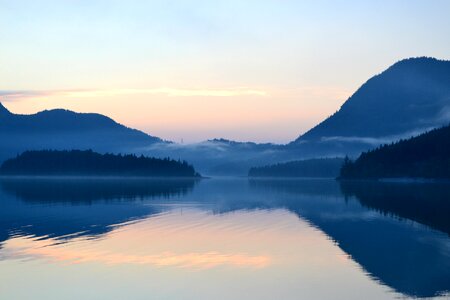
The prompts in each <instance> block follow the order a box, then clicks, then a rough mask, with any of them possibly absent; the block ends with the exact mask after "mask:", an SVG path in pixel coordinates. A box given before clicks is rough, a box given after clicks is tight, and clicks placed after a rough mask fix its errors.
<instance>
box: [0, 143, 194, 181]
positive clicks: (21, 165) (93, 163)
mask: <svg viewBox="0 0 450 300" xmlns="http://www.w3.org/2000/svg"><path fill="white" fill-rule="evenodd" d="M0 175H23V176H139V177H190V178H198V177H201V176H200V174H198V173H197V172H196V171H195V169H194V167H193V166H192V165H190V164H188V163H187V162H186V161H180V160H178V161H177V160H173V159H170V158H164V159H159V158H154V157H145V156H142V155H141V156H136V155H134V154H127V155H122V154H100V153H96V152H94V151H92V150H84V151H83V150H71V151H57V150H42V151H26V152H23V153H22V154H20V155H18V156H17V157H15V158H12V159H8V160H6V161H5V162H4V163H3V164H2V166H1V167H0Z"/></svg>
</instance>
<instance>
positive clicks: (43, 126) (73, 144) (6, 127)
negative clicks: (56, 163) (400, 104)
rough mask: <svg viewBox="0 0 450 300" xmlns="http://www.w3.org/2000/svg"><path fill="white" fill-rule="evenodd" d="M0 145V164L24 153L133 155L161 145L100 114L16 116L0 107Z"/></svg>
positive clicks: (64, 112) (59, 112)
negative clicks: (56, 151) (62, 151)
mask: <svg viewBox="0 0 450 300" xmlns="http://www.w3.org/2000/svg"><path fill="white" fill-rule="evenodd" d="M0 141H1V147H0V161H3V160H5V159H7V158H10V157H12V156H15V155H16V154H17V153H21V152H23V151H26V150H41V149H67V150H70V149H84V150H85V149H93V150H95V151H99V152H133V151H134V150H135V149H139V148H143V147H147V146H149V145H152V144H154V143H160V142H163V141H162V140H161V139H159V138H157V137H153V136H150V135H147V134H145V133H143V132H141V131H139V130H135V129H131V128H128V127H125V126H123V125H121V124H118V123H116V122H115V121H114V120H112V119H110V118H108V117H106V116H103V115H100V114H93V113H75V112H72V111H68V110H62V109H55V110H45V111H42V112H39V113H37V114H32V115H18V114H13V113H11V112H9V111H8V110H7V109H6V108H5V107H4V106H3V105H2V104H1V103H0Z"/></svg>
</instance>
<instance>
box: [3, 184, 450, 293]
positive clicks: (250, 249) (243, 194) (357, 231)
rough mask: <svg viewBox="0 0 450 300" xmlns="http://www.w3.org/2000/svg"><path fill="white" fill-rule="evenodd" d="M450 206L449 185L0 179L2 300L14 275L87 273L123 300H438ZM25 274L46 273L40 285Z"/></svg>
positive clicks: (448, 266) (448, 278)
mask: <svg viewBox="0 0 450 300" xmlns="http://www.w3.org/2000/svg"><path fill="white" fill-rule="evenodd" d="M448 195H450V192H449V186H447V185H405V184H403V185H399V184H382V183H350V182H347V183H342V184H339V183H337V182H335V181H333V180H317V179H315V180H251V181H247V180H246V179H222V180H215V179H211V180H202V181H200V182H198V181H191V180H169V181H167V180H165V181H157V180H144V179H133V180H123V179H119V178H116V179H96V180H80V179H71V180H62V179H60V180H58V179H39V180H35V179H7V178H3V179H2V180H0V205H1V206H2V209H1V210H0V264H1V267H0V282H1V280H2V278H3V279H4V281H5V282H6V284H5V286H4V287H5V289H1V288H0V296H2V292H1V290H4V291H10V293H7V292H5V293H7V294H5V295H9V296H11V295H14V296H16V294H14V293H17V291H14V289H12V288H11V286H12V282H13V281H11V280H13V279H14V274H15V273H16V272H18V273H17V274H16V275H17V276H18V277H17V278H20V279H22V277H23V276H24V275H23V272H20V270H22V271H24V272H26V274H27V276H33V274H35V273H39V272H50V271H49V270H53V272H55V274H58V276H59V277H58V278H60V277H61V276H62V277H64V276H67V272H68V269H67V267H56V269H55V267H52V266H54V264H57V265H58V264H62V265H74V266H75V265H76V266H79V267H77V268H76V269H71V270H72V272H75V273H77V272H78V273H77V274H80V275H79V276H82V278H81V277H80V278H78V279H77V282H79V283H80V284H81V282H83V280H84V279H85V278H88V277H89V276H90V275H89V274H91V273H90V272H92V270H93V269H95V270H96V272H99V274H117V275H118V276H119V274H121V276H120V281H119V282H117V286H121V287H122V288H121V289H120V291H124V289H125V290H126V291H127V293H128V296H127V298H131V299H137V298H139V297H142V299H146V298H148V296H149V294H148V293H149V292H151V293H152V296H155V297H164V298H174V299H177V298H180V297H182V298H183V297H184V298H205V299H210V298H217V295H224V297H225V298H235V299H237V298H244V299H248V298H260V299H264V298H265V299H273V298H277V297H282V298H285V299H289V298H292V299H297V298H308V299H330V298H334V299H339V298H341V299H359V298H360V297H361V294H360V292H358V291H360V290H364V292H365V293H366V295H365V296H364V297H365V298H367V299H384V298H397V297H398V296H399V295H400V294H401V295H403V296H412V297H432V296H436V295H439V294H441V295H442V294H445V293H447V292H448V291H449V289H450V271H449V270H450V241H449V237H448V233H449V226H448V218H446V216H448V215H450V214H449V211H448V208H449V206H448V201H446V199H449V197H448ZM406 204H408V205H406ZM436 207H439V209H438V210H436ZM421 224H424V225H421ZM431 228H433V229H431ZM32 261H42V262H43V263H42V264H40V265H39V268H38V269H37V270H35V272H33V270H34V268H35V266H34V265H33V264H30V263H29V262H32ZM25 266H26V268H25ZM94 266H95V267H94ZM133 266H134V267H133ZM23 268H25V269H23ZM124 268H126V270H128V273H127V275H126V276H125V275H124V276H122V274H123V272H124ZM129 268H131V269H129ZM1 270H2V271H1ZM55 270H56V271H55ZM75 270H76V271H75ZM193 270H197V271H196V272H197V273H196V274H197V275H193V273H189V272H192V271H193ZM166 272H168V273H167V274H166ZM185 272H188V273H185ZM5 274H8V277H7V278H5V276H6V275H5ZM164 274H166V275H167V276H168V277H164ZM169 274H170V276H169ZM367 275H369V276H367ZM55 276H56V275H55ZM111 276H113V275H111ZM108 278H109V277H108ZM146 278H153V280H154V282H155V285H154V286H150V285H148V282H147V281H145V280H146ZM371 278H372V279H371ZM31 279H32V280H34V281H36V284H41V285H42V284H43V285H45V284H49V282H42V280H43V279H42V278H40V277H32V278H31ZM32 280H31V281H32ZM91 280H93V281H94V282H96V283H97V287H96V288H95V290H96V291H98V293H99V294H96V295H94V296H92V297H84V298H85V299H98V298H99V297H100V295H101V296H102V297H105V295H106V294H108V292H111V295H110V298H111V297H112V298H114V297H116V294H117V293H118V292H119V290H117V288H115V287H112V286H111V284H106V283H105V284H106V285H105V286H104V287H103V288H100V286H101V285H102V281H101V279H100V278H99V277H96V278H91ZM133 282H134V283H142V287H141V286H140V287H139V288H137V287H136V286H134V288H131V285H132V283H133ZM380 283H381V284H380ZM32 284H33V283H30V285H32ZM70 285H71V283H70V282H62V283H61V288H64V289H70ZM125 285H127V286H128V285H129V286H128V287H129V290H128V289H127V288H125V287H124V286H125ZM52 286H53V284H52ZM86 286H87V284H86ZM165 286H167V289H165V288H164V287H165ZM173 286H176V287H177V288H175V289H174V288H173ZM229 286H241V288H240V289H229V288H227V287H229ZM385 286H388V287H389V289H387V288H385ZM144 287H145V288H144ZM206 287H208V288H206ZM105 289H106V290H105ZM390 289H392V290H390ZM199 291H202V293H201V294H199ZM54 292H55V295H54V297H53V298H55V299H59V298H61V293H59V292H58V290H55V291H54ZM395 292H398V293H400V294H396V293H395ZM180 293H181V294H180ZM200 295H201V297H200ZM249 295H250V296H249ZM0 298H1V297H0ZM25 298H26V297H24V298H23V299H25ZM46 298H49V299H50V298H52V296H48V297H46ZM74 298H76V297H74ZM15 299H21V298H20V297H15Z"/></svg>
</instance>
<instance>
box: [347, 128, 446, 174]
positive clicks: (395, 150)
mask: <svg viewBox="0 0 450 300" xmlns="http://www.w3.org/2000/svg"><path fill="white" fill-rule="evenodd" d="M402 177H411V178H446V179H450V125H449V126H445V127H442V128H439V129H434V130H432V131H430V132H427V133H424V134H421V135H419V136H417V137H414V138H411V139H408V140H401V141H399V142H397V143H393V144H390V145H384V146H381V147H379V148H377V149H375V150H371V151H368V152H364V153H362V154H361V156H360V157H359V158H358V159H357V160H356V161H354V162H353V161H351V160H346V162H345V164H344V166H343V167H342V169H341V174H340V178H341V179H366V178H374V179H378V178H402Z"/></svg>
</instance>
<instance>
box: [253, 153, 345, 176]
mask: <svg viewBox="0 0 450 300" xmlns="http://www.w3.org/2000/svg"><path fill="white" fill-rule="evenodd" d="M343 163H344V159H343V158H337V157H336V158H316V159H306V160H298V161H290V162H286V163H278V164H274V165H267V166H262V167H255V168H251V169H250V171H249V172H248V176H249V177H310V178H313V177H319V178H326V177H328V178H335V177H336V176H338V175H339V171H340V169H341V167H342V164H343Z"/></svg>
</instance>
